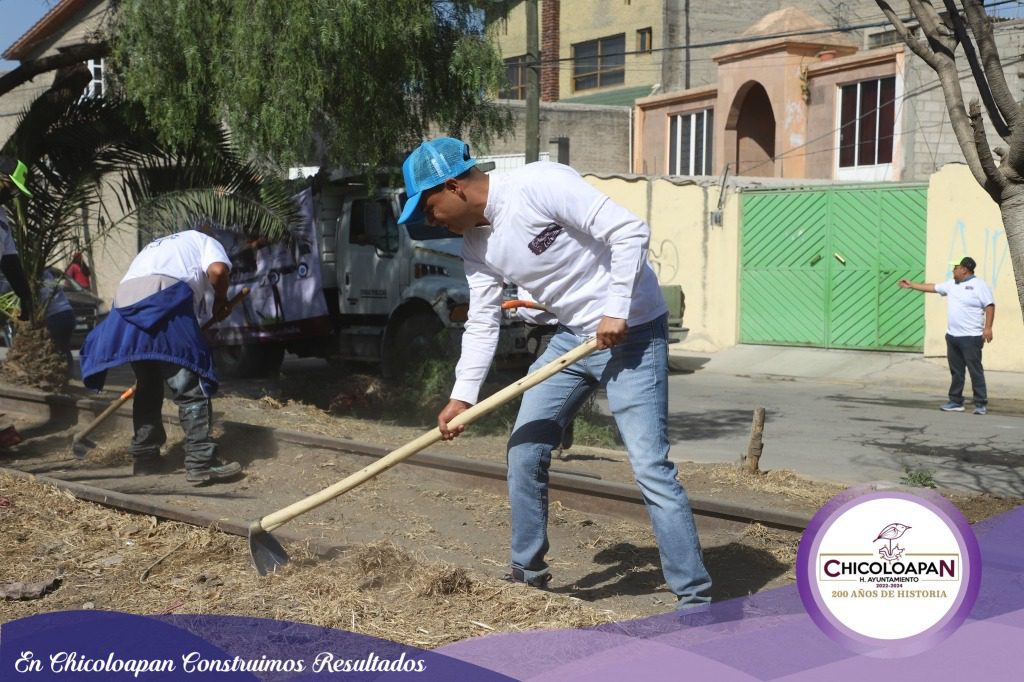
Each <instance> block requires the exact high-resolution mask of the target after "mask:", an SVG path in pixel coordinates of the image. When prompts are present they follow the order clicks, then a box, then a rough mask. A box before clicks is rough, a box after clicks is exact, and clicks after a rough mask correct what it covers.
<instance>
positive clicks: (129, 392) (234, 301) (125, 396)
mask: <svg viewBox="0 0 1024 682" xmlns="http://www.w3.org/2000/svg"><path fill="white" fill-rule="evenodd" d="M248 295H249V288H248V287H244V288H243V289H242V290H241V291H239V292H238V293H237V294H235V295H234V296H233V297H232V298H231V300H230V301H228V311H230V310H231V309H232V308H234V307H235V306H236V305H238V303H239V302H241V300H242V299H243V298H245V297H246V296H248ZM213 324H215V322H214V320H213V319H209V320H207V321H206V323H205V324H203V326H202V330H203V331H206V330H207V329H209V328H210V327H211V326H212V325H213ZM137 387H138V384H134V385H133V386H132V387H131V388H128V389H126V390H125V392H124V393H122V394H121V395H120V397H118V399H117V400H115V401H114V402H112V403H110V404H109V405H107V408H106V409H105V410H103V411H102V412H100V413H99V415H98V416H97V417H96V418H95V419H93V420H92V421H91V422H89V424H88V426H86V427H85V428H84V429H82V430H81V431H79V432H78V433H76V434H75V437H74V438H73V439H72V443H77V442H78V441H80V440H82V439H83V438H85V437H86V436H88V435H89V434H90V433H92V432H93V431H95V430H96V427H97V426H99V425H100V424H102V423H103V422H104V420H106V419H107V417H109V416H110V415H112V414H114V412H117V410H118V408H119V407H121V406H122V405H124V404H125V403H126V402H128V401H129V400H131V399H132V398H133V397H134V396H135V389H136V388H137Z"/></svg>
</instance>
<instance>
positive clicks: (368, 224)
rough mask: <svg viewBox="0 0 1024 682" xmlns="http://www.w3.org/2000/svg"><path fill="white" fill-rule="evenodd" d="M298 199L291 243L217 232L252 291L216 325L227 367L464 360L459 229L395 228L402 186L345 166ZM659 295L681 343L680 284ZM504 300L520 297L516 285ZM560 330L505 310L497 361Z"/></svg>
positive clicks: (529, 350) (512, 362)
mask: <svg viewBox="0 0 1024 682" xmlns="http://www.w3.org/2000/svg"><path fill="white" fill-rule="evenodd" d="M295 201H296V202H297V204H298V206H299V208H300V216H301V219H300V220H299V221H297V222H296V223H295V224H294V225H293V226H292V227H291V239H290V240H288V241H287V242H282V243H279V244H273V245H271V246H270V247H267V248H264V249H259V250H256V251H254V250H253V249H251V248H249V243H248V241H246V240H245V239H244V238H242V237H240V236H239V235H238V233H237V232H233V231H217V232H216V235H217V237H218V239H220V241H221V243H222V244H223V245H224V246H225V249H226V250H227V252H228V254H229V256H230V257H231V260H232V268H231V291H230V295H234V294H235V293H237V292H238V291H239V290H240V289H241V288H242V287H247V288H249V290H250V295H249V296H248V297H247V298H246V299H245V301H244V303H243V304H242V305H239V306H237V307H236V309H235V310H234V311H233V312H232V314H231V316H230V317H229V318H228V319H226V320H225V321H223V322H221V323H220V324H218V325H217V326H215V327H214V328H213V346H214V351H215V355H216V359H217V365H218V369H219V370H220V372H221V373H222V374H225V375H226V376H233V377H255V376H265V375H269V374H273V373H275V372H276V371H277V370H278V369H279V368H280V366H281V362H282V360H283V358H284V354H285V353H286V352H289V353H293V354H295V355H297V356H300V357H323V358H337V359H341V360H354V361H360V362H371V363H379V364H380V367H381V370H382V373H383V374H384V375H385V376H389V377H394V376H399V375H401V374H402V373H403V372H405V371H407V370H408V369H409V367H410V365H411V364H412V363H415V362H417V361H420V360H422V359H423V358H424V357H425V356H426V355H428V354H430V353H437V352H441V353H445V354H447V355H449V356H450V357H457V355H458V348H459V344H460V339H461V333H462V325H463V322H465V320H466V316H467V313H468V311H469V286H468V283H467V281H466V274H465V268H464V266H463V261H462V256H461V252H462V237H461V236H459V235H456V234H453V233H451V232H449V231H448V230H446V229H444V228H439V227H434V226H430V225H427V224H426V223H423V222H415V223H409V224H406V225H399V224H398V222H397V217H398V216H399V215H400V214H401V208H402V205H403V204H404V202H405V193H404V191H403V190H401V189H398V188H394V187H388V186H385V185H383V184H382V183H377V184H375V185H374V186H371V185H370V184H368V183H367V182H366V180H365V179H364V178H361V177H359V176H352V175H348V174H345V173H344V172H334V173H330V174H328V173H326V172H324V171H321V172H320V173H319V174H318V175H317V176H316V178H314V180H313V182H312V183H311V184H310V185H309V186H308V187H306V188H305V189H303V190H302V191H300V192H299V193H297V194H296V196H295ZM662 291H663V293H664V294H665V298H666V301H667V302H668V304H669V310H670V316H669V317H670V330H671V332H670V333H671V336H672V338H673V340H679V339H681V338H682V337H683V336H685V333H686V329H685V328H684V327H683V326H682V312H683V296H682V291H681V289H680V288H679V287H678V286H666V287H662ZM505 297H506V298H507V299H515V298H516V297H517V292H516V289H515V287H514V286H511V285H510V286H508V287H507V288H506V292H505ZM552 332H553V327H551V326H546V325H533V324H527V323H525V322H524V321H523V320H522V319H520V318H519V317H518V316H517V314H516V311H515V310H514V309H512V310H506V311H503V313H502V320H501V330H500V333H499V341H498V347H497V351H496V353H495V362H496V364H497V365H498V366H499V367H502V366H503V367H507V368H518V367H521V368H523V369H525V368H526V367H528V366H529V364H530V363H531V362H532V361H533V360H534V359H535V358H536V357H537V355H538V354H539V353H540V352H542V351H543V349H544V347H545V345H546V340H547V338H549V337H550V335H551V333H552ZM439 344H440V346H439Z"/></svg>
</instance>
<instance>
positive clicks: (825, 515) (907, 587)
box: [797, 490, 981, 657]
mask: <svg viewBox="0 0 1024 682" xmlns="http://www.w3.org/2000/svg"><path fill="white" fill-rule="evenodd" d="M980 581H981V560H980V554H979V550H978V542H977V539H976V538H975V537H974V533H973V532H972V531H971V528H970V526H969V525H968V524H967V521H966V520H965V519H964V518H963V515H962V514H961V513H960V512H959V510H957V509H956V508H955V507H953V505H951V504H950V503H949V502H947V501H946V500H945V499H944V498H942V497H940V496H938V495H934V496H929V497H928V498H927V499H926V498H924V497H921V496H918V495H911V494H909V493H901V492H877V491H875V492H869V491H859V490H850V491H846V492H845V493H843V494H841V495H839V496H837V497H836V498H833V499H832V500H831V501H829V503H828V504H826V505H825V507H823V508H822V510H821V511H820V512H818V514H817V515H815V517H814V519H813V520H812V522H811V524H810V526H808V528H807V531H806V532H805V533H804V537H803V539H802V540H801V542H800V551H799V553H798V556H797V582H798V585H799V588H800V596H801V598H802V599H803V602H804V606H805V607H806V608H807V611H808V613H809V614H810V616H811V618H812V619H813V620H814V622H815V623H816V624H817V625H818V626H819V627H820V628H821V629H822V630H823V631H824V632H825V634H827V635H829V636H830V637H832V638H833V639H835V640H836V641H838V642H840V643H841V644H844V645H845V646H847V647H849V648H851V649H853V650H855V651H857V652H859V653H864V654H869V655H876V656H884V657H888V656H907V655H912V654H914V653H918V652H920V651H923V650H925V649H928V648H930V647H932V646H934V645H935V644H937V643H938V642H939V641H941V640H942V639H944V638H945V637H946V636H948V635H949V634H950V633H952V632H953V630H955V629H956V628H957V627H959V625H960V624H961V623H962V622H963V621H964V619H965V618H966V617H967V614H968V613H969V612H970V610H971V607H972V606H973V605H974V601H975V599H976V598H977V595H978V587H979V585H980Z"/></svg>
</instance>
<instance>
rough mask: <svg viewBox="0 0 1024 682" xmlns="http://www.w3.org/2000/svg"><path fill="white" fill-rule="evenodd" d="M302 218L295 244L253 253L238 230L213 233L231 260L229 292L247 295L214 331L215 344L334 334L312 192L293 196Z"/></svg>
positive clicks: (297, 224)
mask: <svg viewBox="0 0 1024 682" xmlns="http://www.w3.org/2000/svg"><path fill="white" fill-rule="evenodd" d="M294 200H295V203H296V204H297V205H298V207H299V215H300V218H299V220H298V221H297V222H295V223H294V224H292V225H291V226H289V232H290V234H291V240H290V241H289V242H287V243H275V244H271V245H269V246H265V247H263V248H257V249H254V248H252V247H251V243H250V241H249V240H248V239H246V238H245V237H244V236H243V235H241V234H239V233H238V232H234V231H229V230H215V231H214V236H215V237H216V238H217V241H219V242H220V243H221V244H222V245H223V246H224V249H225V250H226V251H227V253H228V257H229V258H230V259H231V288H230V290H229V296H232V297H233V296H235V295H236V294H238V293H239V292H240V291H241V290H242V289H243V288H248V289H249V295H248V296H247V297H246V298H245V299H244V300H243V301H242V303H241V304H240V305H237V306H236V307H235V309H234V310H232V312H231V315H230V316H229V317H228V318H227V319H226V320H224V321H222V322H220V323H219V324H218V325H216V327H214V330H213V334H214V339H215V340H216V342H217V343H220V344H228V345H240V344H244V343H253V342H261V341H285V340H291V339H301V338H308V337H310V336H317V335H326V334H328V333H329V332H330V321H329V318H328V313H327V303H326V301H325V300H324V294H323V284H322V280H321V278H320V249H319V245H318V243H317V234H316V225H315V223H314V221H313V190H312V189H306V190H303V191H302V192H299V193H298V194H296V195H295V197H294Z"/></svg>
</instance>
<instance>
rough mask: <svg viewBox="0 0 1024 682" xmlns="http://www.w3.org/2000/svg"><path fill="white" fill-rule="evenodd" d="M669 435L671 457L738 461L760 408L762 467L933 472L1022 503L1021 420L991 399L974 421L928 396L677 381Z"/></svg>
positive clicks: (819, 474)
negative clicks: (986, 411)
mask: <svg viewBox="0 0 1024 682" xmlns="http://www.w3.org/2000/svg"><path fill="white" fill-rule="evenodd" d="M669 381H670V383H669V396H670V398H669V431H670V439H671V441H672V443H673V445H672V450H671V457H672V458H673V459H674V460H689V461H694V462H736V461H738V460H739V457H740V455H741V454H742V453H744V452H746V450H747V444H748V442H749V440H750V430H751V421H752V417H753V411H754V409H755V408H756V407H764V408H765V411H766V417H765V427H764V451H763V453H762V456H761V462H760V463H761V468H762V469H789V470H791V471H794V472H796V473H799V474H801V475H803V476H806V477H810V478H815V479H823V480H829V481H839V482H844V483H866V482H874V481H890V482H894V483H895V482H899V481H900V479H901V478H902V477H904V476H906V472H907V470H908V469H909V470H910V471H919V472H929V473H930V474H931V476H932V478H933V479H934V481H935V482H936V484H938V485H939V486H942V487H949V488H954V489H963V490H971V491H975V492H988V493H992V494H997V495H1018V496H1024V414H1019V413H1017V406H1018V404H1019V403H1018V401H1015V400H1014V401H1010V400H1004V401H1003V405H1002V406H1000V401H999V400H998V399H997V398H996V397H994V396H992V397H991V400H992V405H991V411H990V412H989V414H988V415H985V416H978V415H974V414H972V412H971V405H970V404H969V403H968V404H967V409H966V411H965V412H942V411H941V410H939V409H938V408H939V405H940V404H942V403H943V402H945V394H944V393H943V392H941V391H936V390H934V389H924V390H922V389H916V388H912V387H906V386H899V387H892V388H891V389H888V390H883V389H881V388H880V387H879V385H878V384H877V383H870V384H864V383H860V384H858V383H853V382H828V381H815V380H809V379H804V378H793V377H786V376H734V375H727V374H721V373H714V372H708V371H700V370H697V371H695V372H693V373H688V374H673V375H672V376H671V377H670V380H669Z"/></svg>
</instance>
